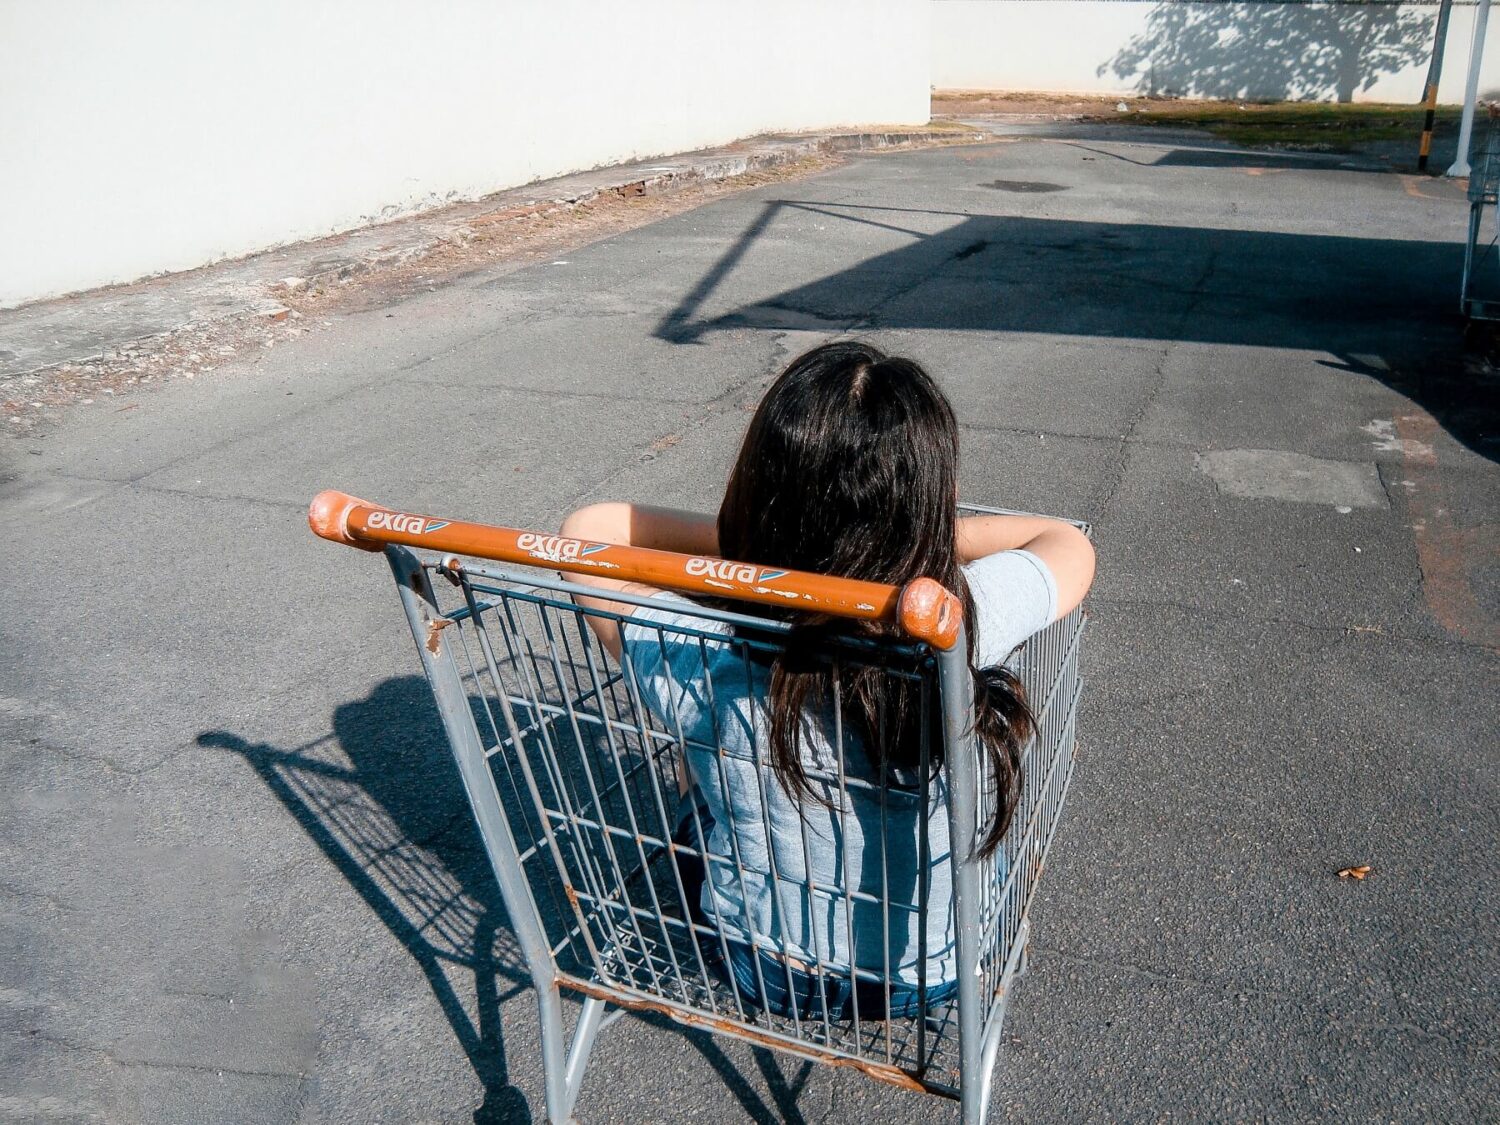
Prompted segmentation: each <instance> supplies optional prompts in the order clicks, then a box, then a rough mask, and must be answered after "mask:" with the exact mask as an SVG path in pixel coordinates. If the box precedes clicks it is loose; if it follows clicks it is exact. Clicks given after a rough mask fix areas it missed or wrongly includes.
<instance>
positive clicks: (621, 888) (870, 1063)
mask: <svg viewBox="0 0 1500 1125" xmlns="http://www.w3.org/2000/svg"><path fill="white" fill-rule="evenodd" d="M966 510H967V511H971V512H998V511H1000V509H994V508H980V507H977V506H967V507H966ZM309 522H310V523H311V524H312V526H313V529H314V531H316V532H317V533H318V534H320V535H322V536H324V537H325V538H329V539H333V540H335V541H338V542H344V543H348V544H350V545H353V546H358V547H361V548H364V549H367V550H381V549H383V550H384V551H385V554H386V557H387V560H388V562H389V564H390V566H391V569H392V572H393V574H394V576H395V579H396V584H397V588H398V590H399V591H400V597H401V600H402V603H403V605H404V607H405V610H406V614H407V618H408V622H409V624H410V626H411V629H412V634H413V637H414V638H415V640H416V643H417V651H418V654H419V655H420V658H421V661H422V665H423V669H424V671H425V672H426V675H427V678H428V681H429V683H430V685H431V687H432V689H433V694H434V697H435V699H436V702H437V706H438V710H439V714H440V716H441V719H442V722H443V726H444V729H445V732H446V733H447V736H448V740H449V743H450V746H451V749H452V751H453V754H454V758H455V760H456V762H457V764H458V767H459V772H460V775H461V777H462V779H463V784H464V788H465V792H466V793H467V796H468V798H469V802H470V804H471V806H472V809H473V812H474V816H475V820H476V823H477V826H478V828H479V831H480V835H481V837H482V839H483V842H484V845H485V849H486V852H487V854H488V857H489V860H490V863H491V865H492V867H493V869H494V873H495V876H496V879H497V881H498V883H499V886H500V889H501V892H502V895H503V897H504V901H505V906H506V910H507V913H508V915H509V917H510V920H511V923H512V927H513V929H514V931H515V937H516V940H517V942H518V944H519V946H520V947H521V950H522V951H523V953H524V956H525V960H526V963H527V966H528V968H529V970H530V973H531V976H532V980H533V983H534V985H535V987H536V991H537V995H538V1001H539V1004H540V1009H541V1035H542V1044H541V1046H542V1058H543V1064H544V1071H545V1075H546V1100H547V1113H548V1118H549V1120H550V1121H552V1122H556V1123H561V1122H566V1121H569V1120H571V1118H572V1110H573V1106H574V1104H575V1102H576V1100H577V1097H578V1093H579V1089H580V1087H581V1084H582V1078H583V1073H584V1070H585V1068H586V1066H587V1062H588V1057H589V1052H590V1050H591V1048H592V1045H593V1042H594V1039H595V1037H596V1035H597V1033H598V1032H599V1030H600V1029H601V1027H603V1026H604V1025H605V1024H606V1023H608V1022H610V1021H611V1020H613V1019H614V1018H616V1017H618V1016H619V1015H621V1014H622V1013H623V1012H624V1011H626V1010H632V1009H634V1010H650V1011H655V1012H660V1013H664V1014H665V1015H667V1016H669V1017H671V1018H672V1019H673V1020H676V1021H678V1022H679V1023H681V1024H684V1025H688V1026H692V1027H698V1028H704V1029H708V1030H710V1031H713V1032H715V1033H717V1034H722V1035H726V1036H730V1037H733V1038H737V1039H741V1040H745V1041H748V1042H751V1043H754V1044H758V1045H761V1046H768V1047H774V1048H777V1049H780V1050H783V1051H787V1052H790V1053H791V1054H794V1055H797V1056H801V1057H803V1058H807V1059H812V1060H815V1061H819V1062H824V1063H830V1064H835V1065H842V1066H850V1067H854V1068H857V1069H859V1070H862V1071H864V1072H865V1073H866V1074H867V1075H869V1076H870V1077H872V1078H875V1079H879V1080H881V1081H885V1082H889V1083H893V1084H895V1085H899V1086H903V1087H906V1088H909V1089H917V1090H924V1091H927V1092H930V1093H934V1094H938V1095H942V1096H945V1097H949V1098H954V1099H958V1100H959V1101H960V1103H961V1111H962V1116H963V1119H964V1120H965V1121H966V1122H980V1121H983V1119H984V1116H985V1111H986V1107H987V1104H988V1100H989V1088H990V1078H991V1074H992V1072H993V1069H994V1064H995V1059H996V1055H997V1052H998V1049H999V1043H1000V1033H1001V1028H1002V1025H1003V1021H1004V1017H1005V1009H1006V1002H1007V999H1008V997H1009V994H1010V990H1011V986H1012V985H1013V983H1014V981H1015V980H1016V979H1017V978H1018V977H1019V976H1020V975H1021V974H1022V973H1024V971H1025V966H1026V946H1027V938H1028V930H1029V926H1028V917H1027V916H1028V910H1029V907H1030V903H1031V898H1032V894H1033V892H1034V891H1035V888H1036V885H1037V881H1038V879H1039V878H1040V876H1041V872H1042V868H1043V865H1044V862H1045V859H1046V855H1047V849H1048V847H1049V845H1050V843H1051V841H1052V838H1053V835H1054V833H1055V831H1056V829H1057V824H1058V820H1059V817H1060V814H1061V811H1062V804H1063V798H1064V796H1065V794H1066V792H1067V788H1068V782H1069V779H1070V777H1071V774H1072V767H1073V758H1074V754H1073V747H1074V724H1075V718H1076V715H1077V710H1078V700H1079V695H1080V692H1081V689H1082V680H1081V679H1080V676H1079V663H1078V659H1079V647H1080V642H1081V639H1082V635H1083V626H1084V616H1083V614H1082V611H1081V610H1074V611H1073V612H1072V613H1070V614H1068V615H1067V616H1066V617H1064V618H1062V619H1061V620H1059V621H1057V622H1055V623H1053V624H1052V625H1050V626H1048V627H1047V628H1046V629H1044V630H1042V631H1041V632H1040V633H1037V634H1036V635H1034V636H1033V637H1032V638H1030V640H1028V641H1027V642H1026V643H1025V644H1024V645H1023V646H1022V647H1021V648H1020V649H1018V650H1017V652H1016V653H1014V654H1013V655H1012V656H1011V657H1010V659H1009V661H1008V666H1009V667H1010V669H1011V670H1012V671H1014V672H1015V673H1016V674H1017V675H1018V676H1019V677H1020V679H1021V681H1022V683H1023V685H1024V687H1025V690H1026V697H1027V700H1028V702H1029V704H1030V707H1031V710H1032V712H1033V715H1034V716H1035V719H1036V728H1035V734H1034V737H1033V738H1032V739H1031V741H1030V742H1029V743H1028V745H1027V746H1026V748H1025V750H1024V752H1023V755H1022V760H1021V769H1022V778H1023V781H1022V786H1021V790H1020V799H1019V804H1018V805H1017V807H1016V809H1015V812H1014V815H1013V817H1012V819H1011V822H1010V825H1009V827H1008V829H1007V831H1006V833H1005V836H1004V838H1003V840H1002V842H1001V845H1000V846H999V847H998V848H996V849H995V850H994V851H993V852H991V853H990V854H988V855H982V854H980V849H979V847H978V842H979V840H980V839H981V838H982V833H983V826H984V825H986V824H988V823H989V821H990V819H991V817H992V814H993V812H994V806H995V802H996V801H997V799H998V797H997V795H996V787H995V786H993V785H990V784H986V779H985V777H984V774H983V769H982V767H981V765H980V758H979V753H978V751H977V749H976V746H975V744H974V740H973V734H972V729H971V728H972V718H973V681H972V678H971V675H970V670H969V666H968V660H967V649H966V644H965V636H964V622H963V620H962V611H961V608H960V607H959V603H958V601H957V599H956V598H954V596H953V595H952V594H951V593H949V592H947V591H946V590H943V589H942V587H940V586H938V585H937V584H936V583H935V582H932V581H930V580H926V579H921V580H918V581H917V582H914V583H911V584H909V585H908V586H907V587H906V588H904V589H898V588H895V587H882V586H877V585H875V584H872V583H862V582H852V581H848V580H841V579H832V578H827V577H824V576H818V575H809V574H801V573H798V572H772V571H767V570H764V569H762V568H757V567H752V566H748V565H744V564H732V563H725V562H723V561H722V560H706V559H702V558H695V557H691V556H682V555H673V554H670V553H667V552H659V551H646V550H641V549H638V548H630V547H620V546H610V545H606V544H598V543H587V542H583V541H579V540H573V539H565V538H562V537H558V536H552V535H544V534H539V533H533V532H524V531H516V530H513V529H508V528H500V527H492V526H489V525H484V524H474V523H464V522H461V521H456V520H443V519H435V518H432V517H428V516H423V515H418V514H414V513H406V512H396V511H392V510H389V509H384V508H380V507H378V506H375V505H370V504H366V503H365V502H364V501H359V500H356V499H354V498H353V497H348V496H345V495H344V494H341V493H323V494H321V495H320V496H319V497H318V498H317V499H316V500H315V501H314V502H313V507H312V510H311V511H310V513H309ZM1079 526H1083V525H1079ZM1085 530H1087V529H1086V528H1085ZM408 546H419V547H423V548H428V549H431V550H434V551H438V552H452V553H448V554H444V555H442V556H440V557H438V558H436V559H428V560H426V561H424V560H423V559H421V558H419V557H418V556H417V555H416V554H414V553H413V552H412V551H410V550H408V549H407V548H408ZM457 554H463V555H466V556H468V557H478V558H485V559H490V560H495V561H500V562H506V563H512V564H520V565H521V566H524V567H526V568H528V569H525V570H511V569H497V568H494V567H490V566H483V565H473V564H470V563H464V562H460V560H459V559H458V557H457ZM537 568H545V569H537ZM559 570H561V571H570V570H571V571H575V572H592V573H596V574H598V573H607V574H608V576H609V577H612V578H626V579H631V580H637V581H641V582H647V583H651V584H653V585H656V586H662V587H667V588H671V589H675V590H678V591H681V592H684V593H692V594H697V595H699V596H700V598H712V599H713V601H712V603H711V604H702V603H701V602H687V601H685V600H684V601H673V602H672V603H671V609H672V613H671V614H670V615H669V616H667V617H666V618H665V619H663V618H662V617H660V616H659V615H655V614H653V615H651V616H648V617H644V618H642V617H640V616H638V615H632V616H630V617H626V616H624V615H621V614H617V613H609V612H606V611H603V610H599V609H586V608H583V607H581V606H579V605H577V604H575V602H574V600H573V599H572V597H571V596H570V593H571V592H577V591H578V590H579V587H578V586H577V585H576V584H575V585H570V584H569V583H568V582H567V581H566V580H565V579H563V578H562V577H561V576H560V575H558V574H557V573H556V572H557V571H559ZM434 579H436V581H434ZM789 597H795V598H797V599H798V604H799V606H801V607H803V608H807V609H811V610H816V611H818V612H821V613H826V614H831V615H834V616H840V617H848V618H857V617H864V618H884V619H886V620H895V621H897V622H899V623H900V625H901V629H902V634H903V635H902V636H900V637H899V638H896V639H891V640H879V641H877V640H873V639H871V638H868V637H863V638H860V637H855V636H852V635H850V636H837V635H835V636H832V637H830V638H828V639H827V640H826V641H821V642H820V643H819V644H818V645H817V648H816V651H815V652H813V653H811V654H808V653H805V652H802V651H800V650H799V653H798V655H799V659H813V660H816V661H817V662H818V663H819V666H820V667H822V668H824V669H826V670H827V671H828V672H829V673H830V681H831V683H832V684H833V692H834V696H835V698H834V700H833V701H832V702H831V706H829V707H828V709H827V710H828V715H827V718H826V721H825V722H824V727H825V732H826V734H827V742H828V745H829V746H830V748H831V750H830V752H829V753H828V754H827V755H826V758H825V760H820V761H819V763H818V764H817V767H816V768H815V769H813V770H812V771H810V774H809V781H810V784H811V785H812V786H813V788H814V791H815V794H816V796H817V800H815V801H810V800H808V799H806V798H803V799H802V801H801V803H800V805H799V806H798V811H797V813H796V815H794V816H792V817H790V818H788V817H787V815H786V810H787V807H788V804H787V802H788V800H789V798H788V797H787V795H786V794H785V791H784V790H781V789H779V786H780V782H779V781H778V780H777V779H776V777H775V775H774V774H773V772H772V771H771V768H770V766H769V759H768V748H767V747H766V745H765V736H764V728H763V724H760V723H757V722H755V721H754V719H753V717H752V716H747V715H744V714H743V713H738V712H736V711H735V709H734V707H733V706H729V705H727V704H725V703H722V702H720V700H721V699H722V700H728V699H731V698H737V697H741V696H743V695H744V692H743V691H742V690H741V691H736V690H735V688H734V686H733V685H730V684H728V683H726V682H724V681H725V680H726V679H736V680H737V681H738V682H739V684H741V685H743V684H745V683H755V682H757V681H756V677H757V675H761V676H763V675H764V674H765V672H764V670H765V669H766V668H767V667H768V665H769V663H770V662H771V661H772V660H773V659H774V658H775V657H776V656H777V655H778V654H780V653H781V652H783V651H784V650H785V648H786V644H787V634H788V631H789V630H790V628H791V626H790V625H788V624H786V623H785V622H783V621H779V620H773V619H770V618H767V617H764V616H757V615H755V614H753V613H751V612H741V607H742V605H743V607H744V608H745V609H746V610H748V609H751V608H753V603H757V602H759V603H762V604H766V603H770V604H775V603H776V602H777V601H779V600H781V599H786V598H789ZM610 599H611V600H612V601H617V602H625V603H628V604H631V605H634V606H646V607H659V606H660V605H661V603H660V602H659V601H657V600H656V599H651V598H645V597H637V596H632V595H630V594H626V593H611V594H610ZM726 605H730V606H733V607H734V608H732V609H726V608H715V607H722V606H726ZM590 615H596V616H607V617H611V618H613V619H614V620H617V621H620V622H621V623H622V624H624V625H626V626H627V629H628V632H627V635H628V636H630V637H632V638H633V641H632V643H628V644H627V645H626V646H625V648H624V652H623V653H622V656H621V658H620V659H618V660H616V659H614V658H612V657H611V656H610V655H609V654H608V653H607V652H606V651H605V650H604V648H603V647H602V646H601V645H600V644H599V642H598V640H597V638H596V637H595V635H594V633H593V631H592V630H591V629H590V628H589V627H588V621H587V618H588V617H589V616H590ZM657 648H659V649H660V650H661V652H662V653H663V654H664V655H665V654H666V653H667V651H668V650H669V649H670V651H671V652H672V653H673V654H675V658H676V659H677V661H678V666H679V668H680V667H682V666H683V659H684V658H683V654H684V653H686V654H687V666H688V667H689V668H691V669H696V674H693V675H691V676H690V677H689V678H690V680H691V687H690V688H689V689H688V690H685V691H684V692H682V693H681V695H680V696H678V697H677V698H676V699H675V700H673V699H668V700H663V699H661V698H659V695H660V693H659V692H657V693H656V696H657V697H653V688H652V686H651V684H650V683H648V682H647V679H646V677H644V676H643V675H642V672H641V669H640V667H639V665H640V664H641V663H642V662H643V660H648V659H649V658H650V657H651V656H652V654H653V650H654V649H657ZM695 654H696V655H695ZM871 670H873V671H874V673H875V674H876V675H878V676H882V677H892V678H896V679H899V680H902V681H904V683H905V684H906V685H907V687H908V690H909V693H910V694H909V695H908V698H915V699H916V700H917V701H918V706H919V708H920V712H921V721H919V722H918V723H917V724H916V728H917V729H918V730H919V731H920V732H921V735H920V738H921V747H920V755H919V767H918V768H917V769H916V770H915V771H912V772H911V776H905V775H900V776H898V775H897V773H896V771H891V770H886V771H883V772H882V771H878V770H875V769H873V768H871V767H869V766H868V759H867V758H866V756H865V754H864V751H863V749H862V747H861V746H860V745H859V741H860V740H859V739H858V738H857V737H856V736H855V735H853V734H852V733H851V732H849V731H847V730H845V729H844V724H843V722H842V720H841V718H840V716H841V713H842V708H841V706H840V700H839V698H838V697H839V693H840V690H841V685H844V684H848V683H851V682H852V681H853V679H854V678H855V677H856V676H859V675H864V676H868V675H869V674H870V672H871ZM716 681H717V682H716ZM716 689H717V690H716ZM690 708H696V711H695V714H696V715H697V716H698V717H699V718H700V719H702V717H703V716H707V717H708V719H707V721H706V723H705V722H704V721H698V722H688V721H685V720H684V712H685V711H686V710H688V709H690ZM736 721H738V722H740V723H741V724H742V733H743V735H744V737H742V738H741V739H740V740H739V743H744V742H748V747H749V749H748V751H745V752H732V751H731V750H730V749H728V747H729V746H730V745H731V744H734V743H735V740H733V739H729V738H725V737H721V735H723V733H724V729H723V724H727V723H732V722H736ZM939 740H940V741H941V746H939V745H938V742H939ZM939 750H940V751H941V754H942V759H941V760H942V762H943V765H942V768H941V769H939V770H933V769H931V768H929V763H930V761H932V760H934V757H935V753H936V752H937V751H939ZM694 779H696V781H695V780H694ZM700 784H709V785H714V784H717V785H718V786H720V787H721V789H720V791H721V792H723V793H728V792H731V791H733V792H734V793H735V794H736V799H735V801H734V803H733V805H732V806H730V805H726V804H724V803H720V804H719V805H718V815H719V816H720V817H724V818H726V819H728V820H730V821H731V823H728V824H722V825H717V826H716V825H715V824H714V823H712V821H711V817H710V814H709V810H708V807H707V803H706V802H705V801H704V800H703V799H702V797H701V795H700V791H699V788H698V786H699V785H700ZM736 817H738V818H740V822H739V823H735V822H734V819H735V818H736ZM757 822H758V823H757ZM814 838H816V839H817V841H821V844H820V846H819V847H814V846H813V844H814V842H815V841H814ZM814 856H822V857H823V862H815V861H814V860H813V859H812V858H811V857H814ZM705 884H707V885H708V889H706V890H702V891H700V889H699V888H700V887H701V886H704V885H705ZM752 903H753V904H755V905H754V907H752V906H751V905H750V904H752ZM561 990H567V991H570V992H573V993H575V994H577V995H578V996H581V997H582V998H583V1003H582V1007H581V1009H580V1012H579V1015H578V1017H577V1019H576V1021H575V1023H574V1027H573V1030H572V1033H571V1036H569V1035H568V1034H567V1032H566V1030H565V1026H564V1019H563V1008H562V1005H561V1002H560V992H561ZM913 997H914V1000H913Z"/></svg>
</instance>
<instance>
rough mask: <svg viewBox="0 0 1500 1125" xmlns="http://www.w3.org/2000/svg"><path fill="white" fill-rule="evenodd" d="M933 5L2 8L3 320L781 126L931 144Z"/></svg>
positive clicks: (116, 2)
mask: <svg viewBox="0 0 1500 1125" xmlns="http://www.w3.org/2000/svg"><path fill="white" fill-rule="evenodd" d="M929 9H930V0H405V2H397V0H128V2H127V0H96V2H90V0H0V168H3V173H0V308H3V307H8V306H11V305H15V304H19V303H22V302H26V301H31V300H35V299H38V298H43V297H47V296H52V295H56V294H60V293H66V292H71V291H74V290H79V289H83V288H88V287H92V286H97V285H104V284H108V283H113V282H119V281H129V280H133V279H136V278H139V277H143V276H147V275H150V274H155V273H161V272H167V271H172V270H180V269H187V268H191V267H193V266H198V265H202V264H204V263H207V262H211V261H215V260H218V259H222V258H225V257H234V256H238V255H242V254H246V253H250V252H252V251H255V250H260V249H265V248H267V247H270V246H274V245H278V244H282V243H286V242H292V241H297V240H300V239H305V238H311V237H317V236H320V235H325V234H329V233H333V232H336V231H340V230H346V229H349V228H352V227H356V226H360V225H363V224H365V223H368V222H370V221H371V220H374V219H378V218H387V217H391V216H395V215H398V214H402V213H404V212H409V211H415V210H418V209H421V208H426V207H432V206H435V205H437V204H440V203H443V202H446V201H449V200H457V199H472V198H476V197H479V196H482V195H485V194H486V193H489V192H493V191H497V190H499V189H502V188H505V187H512V186H516V185H520V184H524V183H527V182H530V181H532V180H536V179H542V178H546V177H549V176H556V175H561V174H563V173H567V172H571V171H578V170H581V169H585V168H590V167H596V166H599V165H604V164H612V163H618V162H621V161H625V160H630V159H635V158H642V157H648V156H657V155H665V154H669V153H673V152H683V151H687V150H691V149H694V148H702V147H706V146H710V145H715V144H721V143H724V142H727V141H730V140H733V139H735V138H737V137H744V136H748V135H752V134H755V133H760V132H766V131H775V130H796V129H813V128H823V127H827V126H835V125H856V124H874V123H890V124H899V123H919V122H924V121H926V120H927V115H928V100H927V99H928V66H929V52H928V49H927V47H928V31H929V26H930V12H929Z"/></svg>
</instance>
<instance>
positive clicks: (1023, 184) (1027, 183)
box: [979, 180, 1068, 195]
mask: <svg viewBox="0 0 1500 1125" xmlns="http://www.w3.org/2000/svg"><path fill="white" fill-rule="evenodd" d="M979 186H980V187H987V188H994V189H995V190H996V191H1013V192H1017V193H1019V194H1022V195H1040V194H1042V193H1043V192H1048V191H1067V190H1068V189H1067V186H1066V185H1064V184H1049V183H1045V182H1044V181H1041V180H995V181H993V182H991V183H988V184H980V185H979Z"/></svg>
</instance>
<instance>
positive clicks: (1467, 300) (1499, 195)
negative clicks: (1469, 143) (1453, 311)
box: [1459, 115, 1500, 320]
mask: <svg viewBox="0 0 1500 1125" xmlns="http://www.w3.org/2000/svg"><path fill="white" fill-rule="evenodd" d="M1497 200H1500V118H1496V117H1494V116H1493V115H1492V116H1491V117H1490V123H1489V129H1488V130H1487V131H1486V133H1485V137H1484V145H1483V147H1482V148H1481V149H1480V150H1479V151H1477V152H1475V153H1474V154H1473V162H1472V171H1471V172H1470V174H1469V236H1468V240H1467V241H1466V242H1465V243H1464V270H1463V280H1462V282H1461V283H1460V286H1461V287H1460V292H1459V308H1460V309H1461V311H1462V312H1463V314H1464V315H1465V316H1467V317H1469V318H1470V319H1472V320H1500V246H1497V236H1500V211H1497V210H1496V201H1497ZM1486 208H1488V217H1487V216H1486ZM1486 227H1488V228H1489V231H1490V233H1489V236H1488V238H1486V237H1485V229H1486Z"/></svg>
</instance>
